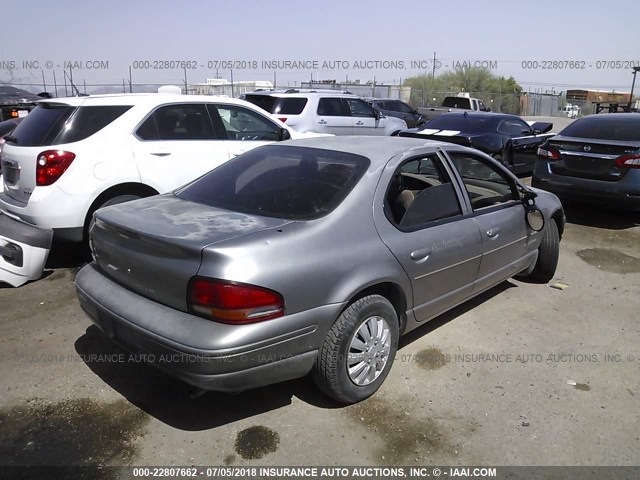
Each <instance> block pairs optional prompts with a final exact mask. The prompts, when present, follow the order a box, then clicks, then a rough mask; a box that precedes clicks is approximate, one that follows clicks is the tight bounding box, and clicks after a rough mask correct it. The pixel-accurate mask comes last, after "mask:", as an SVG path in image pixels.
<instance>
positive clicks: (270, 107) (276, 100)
mask: <svg viewBox="0 0 640 480" xmlns="http://www.w3.org/2000/svg"><path fill="white" fill-rule="evenodd" d="M244 98H245V100H247V101H248V102H251V103H253V104H254V105H256V106H258V107H260V108H261V109H263V110H265V111H267V112H269V113H275V114H278V115H300V114H301V113H302V110H304V107H305V106H306V105H307V99H306V98H303V97H288V98H283V97H272V96H269V95H250V94H248V95H245V97H244Z"/></svg>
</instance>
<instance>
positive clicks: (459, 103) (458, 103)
mask: <svg viewBox="0 0 640 480" xmlns="http://www.w3.org/2000/svg"><path fill="white" fill-rule="evenodd" d="M470 105H471V101H470V100H469V99H468V98H464V97H446V98H445V99H444V100H443V101H442V106H443V107H447V108H469V106H470Z"/></svg>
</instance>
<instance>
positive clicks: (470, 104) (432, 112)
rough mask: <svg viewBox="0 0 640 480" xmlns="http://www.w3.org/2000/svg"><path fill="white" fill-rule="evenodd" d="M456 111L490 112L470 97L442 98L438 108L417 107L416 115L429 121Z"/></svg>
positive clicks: (481, 103) (482, 104)
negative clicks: (418, 114)
mask: <svg viewBox="0 0 640 480" xmlns="http://www.w3.org/2000/svg"><path fill="white" fill-rule="evenodd" d="M458 110H472V111H474V112H490V111H491V109H490V108H487V107H486V105H485V104H484V102H483V101H482V100H480V99H479V98H472V97H463V96H457V97H444V100H443V101H442V104H441V105H440V106H439V107H418V113H420V114H421V115H422V116H423V117H425V118H427V119H429V120H431V119H432V118H435V117H437V116H438V115H440V114H442V113H445V112H456V111H458Z"/></svg>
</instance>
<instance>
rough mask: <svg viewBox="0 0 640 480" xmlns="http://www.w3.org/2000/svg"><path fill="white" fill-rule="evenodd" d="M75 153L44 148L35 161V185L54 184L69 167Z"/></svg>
mask: <svg viewBox="0 0 640 480" xmlns="http://www.w3.org/2000/svg"><path fill="white" fill-rule="evenodd" d="M74 158H76V154H75V153H71V152H65V151H64V150H46V151H44V152H42V153H41V154H40V155H38V160H37V161H36V185H38V186H40V187H46V186H47V185H52V184H54V183H55V182H56V181H57V180H58V179H59V178H60V177H61V176H62V174H63V173H64V172H65V171H66V170H67V168H69V165H71V162H73V159H74Z"/></svg>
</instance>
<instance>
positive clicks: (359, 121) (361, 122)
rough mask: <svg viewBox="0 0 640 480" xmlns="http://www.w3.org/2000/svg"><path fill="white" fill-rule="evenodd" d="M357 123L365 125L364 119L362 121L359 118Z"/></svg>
mask: <svg viewBox="0 0 640 480" xmlns="http://www.w3.org/2000/svg"><path fill="white" fill-rule="evenodd" d="M356 125H364V122H363V121H361V120H358V121H357V122H356Z"/></svg>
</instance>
